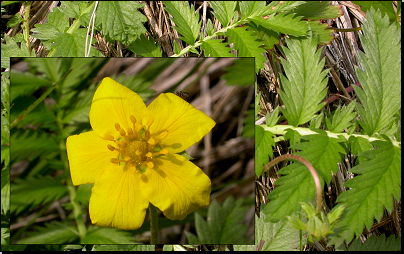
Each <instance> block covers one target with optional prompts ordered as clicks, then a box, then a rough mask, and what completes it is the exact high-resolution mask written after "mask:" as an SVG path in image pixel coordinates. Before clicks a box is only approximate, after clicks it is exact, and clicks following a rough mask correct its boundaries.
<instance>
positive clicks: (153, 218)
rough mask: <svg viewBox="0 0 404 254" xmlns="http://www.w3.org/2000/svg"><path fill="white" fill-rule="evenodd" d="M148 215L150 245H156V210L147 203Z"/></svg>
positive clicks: (157, 229)
mask: <svg viewBox="0 0 404 254" xmlns="http://www.w3.org/2000/svg"><path fill="white" fill-rule="evenodd" d="M149 212H150V213H149V214H150V233H151V237H150V244H157V242H158V232H159V226H158V221H157V208H156V207H155V206H154V205H152V203H149Z"/></svg>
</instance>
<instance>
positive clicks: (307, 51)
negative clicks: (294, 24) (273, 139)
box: [280, 36, 329, 127]
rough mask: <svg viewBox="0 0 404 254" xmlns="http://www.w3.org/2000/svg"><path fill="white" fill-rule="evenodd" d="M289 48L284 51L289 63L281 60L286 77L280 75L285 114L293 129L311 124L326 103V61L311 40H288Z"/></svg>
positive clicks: (310, 38) (313, 40) (309, 38)
mask: <svg viewBox="0 0 404 254" xmlns="http://www.w3.org/2000/svg"><path fill="white" fill-rule="evenodd" d="M286 42H287V45H288V48H286V47H282V48H283V50H284V52H285V56H286V60H284V59H282V63H283V68H284V70H285V73H286V76H287V77H288V78H287V79H286V77H285V76H283V75H282V74H281V75H280V79H281V86H282V90H281V91H280V95H281V98H282V101H283V103H284V104H285V109H282V113H283V114H284V116H285V117H286V119H287V120H288V122H289V124H290V125H293V126H295V127H296V126H298V125H300V124H304V123H307V122H308V121H310V120H311V119H312V118H313V117H314V114H315V113H317V112H318V111H319V110H320V109H321V108H322V107H323V106H324V105H325V103H321V104H320V102H321V101H322V100H323V99H324V97H325V95H326V93H327V90H326V87H327V79H326V75H327V73H328V71H329V70H323V69H324V61H325V59H324V58H323V59H322V60H320V54H321V50H317V42H316V40H315V39H313V38H312V37H310V36H309V37H307V38H300V39H286Z"/></svg>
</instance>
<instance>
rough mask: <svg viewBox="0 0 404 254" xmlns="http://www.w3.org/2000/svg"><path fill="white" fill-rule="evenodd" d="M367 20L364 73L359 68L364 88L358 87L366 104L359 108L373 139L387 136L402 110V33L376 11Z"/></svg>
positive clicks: (365, 129) (363, 43)
mask: <svg viewBox="0 0 404 254" xmlns="http://www.w3.org/2000/svg"><path fill="white" fill-rule="evenodd" d="M366 17H367V21H365V22H364V23H363V35H360V34H359V38H360V40H361V43H362V46H363V49H364V51H365V53H366V54H363V53H361V52H359V59H360V62H361V64H362V67H363V70H361V69H360V68H359V67H356V68H355V70H356V73H357V76H358V80H359V82H360V83H361V86H362V88H359V87H357V86H355V92H356V93H357V95H358V98H359V100H360V102H361V103H362V105H360V104H357V110H358V113H359V114H360V116H361V117H362V120H363V121H359V124H360V125H361V126H362V128H363V129H364V131H365V133H366V134H367V135H369V136H372V135H373V134H375V133H386V131H388V130H386V129H385V128H386V127H388V126H389V125H390V124H391V122H392V121H394V115H395V114H396V113H397V111H399V110H400V108H401V30H400V29H397V24H396V23H392V24H390V22H389V18H388V16H387V15H385V16H384V17H383V18H382V15H381V13H380V11H374V9H373V8H371V9H370V11H369V12H368V13H367V15H366Z"/></svg>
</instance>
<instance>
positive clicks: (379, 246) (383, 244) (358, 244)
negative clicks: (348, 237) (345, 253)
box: [348, 234, 401, 251]
mask: <svg viewBox="0 0 404 254" xmlns="http://www.w3.org/2000/svg"><path fill="white" fill-rule="evenodd" d="M348 250H349V251H401V237H397V238H396V237H395V235H391V236H389V238H387V240H386V236H385V235H384V234H382V235H380V236H378V237H377V238H376V234H373V235H371V236H370V237H369V238H368V239H366V241H365V242H364V243H362V241H361V239H360V238H359V237H358V238H356V239H355V240H354V241H353V242H352V243H351V244H350V245H349V248H348Z"/></svg>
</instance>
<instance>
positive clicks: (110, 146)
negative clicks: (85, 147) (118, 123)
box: [107, 144, 115, 151]
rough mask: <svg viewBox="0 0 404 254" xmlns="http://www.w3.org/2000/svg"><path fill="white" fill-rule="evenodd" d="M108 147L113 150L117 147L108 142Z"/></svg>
mask: <svg viewBox="0 0 404 254" xmlns="http://www.w3.org/2000/svg"><path fill="white" fill-rule="evenodd" d="M107 147H108V149H109V150H111V151H114V150H115V147H113V146H112V145H110V144H108V145H107Z"/></svg>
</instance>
